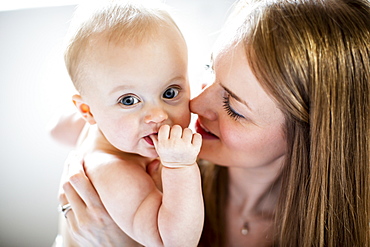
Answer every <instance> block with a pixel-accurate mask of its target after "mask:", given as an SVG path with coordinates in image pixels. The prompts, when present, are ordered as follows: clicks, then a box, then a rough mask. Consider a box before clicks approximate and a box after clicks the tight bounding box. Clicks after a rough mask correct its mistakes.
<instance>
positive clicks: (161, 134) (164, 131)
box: [158, 124, 170, 141]
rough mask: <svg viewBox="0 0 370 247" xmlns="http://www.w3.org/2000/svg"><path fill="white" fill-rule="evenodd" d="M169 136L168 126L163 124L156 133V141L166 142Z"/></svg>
mask: <svg viewBox="0 0 370 247" xmlns="http://www.w3.org/2000/svg"><path fill="white" fill-rule="evenodd" d="M169 136H170V126H169V125H167V124H165V125H162V126H161V128H160V129H159V131H158V141H164V140H167V139H168V138H169Z"/></svg>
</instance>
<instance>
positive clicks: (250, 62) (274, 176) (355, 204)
mask: <svg viewBox="0 0 370 247" xmlns="http://www.w3.org/2000/svg"><path fill="white" fill-rule="evenodd" d="M369 43H370V3H369V1H367V0H295V1H293V0H292V1H280V0H275V1H257V0H255V1H240V2H239V3H238V4H237V5H236V7H235V11H234V13H233V14H232V16H231V18H230V20H229V22H228V23H227V24H226V26H225V30H224V32H223V34H222V35H221V37H220V39H219V42H218V45H217V46H216V49H215V51H214V53H213V58H214V59H213V70H214V73H215V80H214V83H213V84H212V85H210V86H209V87H208V88H206V89H205V90H204V91H203V92H202V93H201V94H200V95H199V96H198V97H196V98H194V99H193V100H192V102H191V110H192V111H193V112H194V113H196V114H198V121H197V124H196V129H197V132H199V133H200V134H202V136H203V146H202V149H201V152H200V158H201V159H203V160H207V162H205V161H204V162H203V164H202V165H201V168H202V172H203V191H204V198H205V205H206V220H205V226H204V229H203V235H202V239H201V243H200V245H201V246H273V245H275V246H369V245H370V234H369V232H370V229H369V222H370V215H369V211H370V208H369V207H370V206H369V202H370V201H369V175H370V173H369V167H370V155H369V152H370V151H369V150H370V144H369V142H370V141H369V136H370V133H369V115H370V91H369V86H370V85H369V84H370V82H369V73H370V48H369ZM214 164H217V165H214ZM151 173H152V171H151ZM73 174H74V176H71V177H70V179H69V181H70V182H66V183H65V185H64V189H65V193H66V195H67V197H66V196H65V195H62V196H61V197H60V198H61V199H60V201H61V203H62V204H65V203H67V202H70V203H71V204H72V210H71V211H70V212H71V213H68V218H67V221H68V223H69V226H70V229H71V230H72V232H73V233H74V235H75V236H76V239H77V240H78V242H80V243H83V241H86V242H88V243H89V244H94V243H95V244H97V245H99V244H100V245H102V244H104V246H108V242H105V240H109V241H118V242H119V240H120V237H119V236H120V231H119V229H117V227H116V226H115V224H114V222H113V221H112V220H111V219H110V217H109V215H108V214H107V213H106V211H105V210H104V207H103V206H102V204H101V202H100V199H99V198H98V196H97V195H96V193H95V192H94V190H93V188H92V187H91V184H90V183H89V181H88V179H87V178H86V177H85V176H84V174H83V172H82V171H80V172H79V173H78V172H77V173H76V172H75V173H73ZM153 176H154V178H155V179H157V175H156V173H154V175H153ZM76 191H77V192H78V193H76ZM67 198H68V199H67ZM101 226H103V227H106V228H112V229H114V230H112V231H110V230H109V231H108V230H107V231H104V232H103V231H101V230H100V227H101ZM108 235H109V236H108ZM99 241H101V242H100V243H99ZM113 245H114V244H113ZM118 246H119V244H118Z"/></svg>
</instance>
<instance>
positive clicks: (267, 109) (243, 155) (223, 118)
mask: <svg viewBox="0 0 370 247" xmlns="http://www.w3.org/2000/svg"><path fill="white" fill-rule="evenodd" d="M213 68H214V73H215V80H214V82H213V84H211V85H209V86H208V87H207V88H205V89H204V91H203V92H202V93H201V94H200V95H199V96H197V97H196V98H194V99H193V100H192V101H191V103H190V108H191V111H192V112H194V113H196V114H198V120H197V122H196V126H195V128H196V131H197V132H198V133H200V134H201V135H202V136H203V145H202V149H201V152H200V155H199V157H200V158H202V159H205V160H208V161H211V162H213V163H216V164H219V165H224V166H232V167H244V168H246V167H248V168H252V167H262V166H269V165H274V164H277V165H279V166H280V164H282V163H281V162H282V160H283V159H284V156H285V153H286V140H285V138H284V134H283V126H284V116H283V114H282V112H281V111H280V109H278V107H277V105H276V104H275V102H274V101H273V99H272V98H271V97H270V96H269V95H268V94H267V93H266V92H265V91H264V90H263V88H262V87H261V85H260V84H259V82H258V81H257V79H256V78H255V76H254V75H253V73H252V71H251V69H250V67H249V64H248V61H247V58H246V55H245V51H244V47H243V45H241V44H239V45H237V46H236V47H235V46H231V47H229V48H227V49H223V50H221V51H218V52H216V53H214V66H213Z"/></svg>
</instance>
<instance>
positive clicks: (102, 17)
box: [64, 0, 186, 93]
mask: <svg viewBox="0 0 370 247" xmlns="http://www.w3.org/2000/svg"><path fill="white" fill-rule="evenodd" d="M103 2H105V3H103V4H101V5H99V4H98V5H93V6H90V5H89V6H84V5H82V6H79V8H78V9H77V10H76V13H75V15H74V18H73V20H72V22H71V27H70V31H69V36H68V37H69V40H68V46H67V49H66V51H65V57H64V58H65V63H66V67H67V70H68V73H69V75H70V77H71V79H72V81H73V84H74V85H75V87H76V89H77V91H79V92H80V93H81V92H82V91H84V90H83V89H84V88H83V86H82V81H83V75H85V74H86V73H89V70H90V69H89V68H88V67H86V64H85V62H86V61H87V60H90V58H91V56H94V51H95V48H96V47H97V46H98V45H101V44H102V42H103V43H104V42H105V43H106V45H108V44H111V45H117V46H130V45H131V46H132V45H140V44H142V43H145V42H151V40H157V39H159V38H161V37H160V31H163V30H164V29H166V31H168V32H175V33H177V34H178V35H180V36H179V37H177V38H180V37H181V38H180V39H182V38H183V37H182V34H181V32H180V30H179V29H178V27H177V25H176V23H175V22H174V21H173V19H172V18H171V16H170V15H169V13H168V12H167V11H166V9H165V6H164V5H163V4H160V3H158V2H157V1H148V2H145V4H144V3H139V2H138V1H125V0H123V1H108V2H107V1H103ZM97 42H99V44H98V43H97ZM174 42H175V41H174ZM184 45H185V43H184ZM184 48H185V49H186V47H184Z"/></svg>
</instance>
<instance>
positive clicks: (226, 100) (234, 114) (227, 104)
mask: <svg viewBox="0 0 370 247" xmlns="http://www.w3.org/2000/svg"><path fill="white" fill-rule="evenodd" d="M223 98H224V100H223V107H224V109H225V111H226V113H227V115H229V116H230V117H231V118H232V119H234V120H235V121H236V120H238V119H239V118H244V116H243V115H240V114H239V113H237V112H235V111H234V109H233V108H231V106H230V100H229V96H225V97H223Z"/></svg>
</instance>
